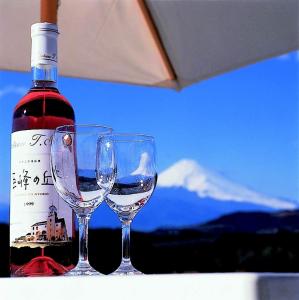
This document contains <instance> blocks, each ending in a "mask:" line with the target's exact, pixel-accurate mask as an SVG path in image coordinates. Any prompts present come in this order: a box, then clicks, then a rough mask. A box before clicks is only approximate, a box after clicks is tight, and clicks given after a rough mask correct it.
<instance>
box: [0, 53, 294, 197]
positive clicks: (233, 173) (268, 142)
mask: <svg viewBox="0 0 299 300" xmlns="http://www.w3.org/2000/svg"><path fill="white" fill-rule="evenodd" d="M298 66H299V56H298V53H289V54H288V55H284V56H282V57H278V58H274V59H269V60H265V61H263V62H259V63H256V64H253V65H250V66H247V67H244V68H241V69H239V70H236V71H233V72H230V73H226V74H224V75H221V76H217V77H215V78H212V79H209V80H206V81H203V82H200V83H197V84H195V85H193V86H191V87H188V88H186V89H184V90H182V91H180V92H176V91H173V90H168V89H162V88H147V87H140V86H130V85H125V84H113V83H102V82H96V81H91V80H80V79H71V78H60V79H59V82H58V86H59V89H60V91H61V92H62V93H63V94H64V95H65V96H66V97H67V98H68V99H69V100H70V102H71V103H72V105H73V107H74V109H75V113H76V119H77V123H99V124H105V125H110V126H112V127H113V128H114V129H115V130H117V131H127V132H128V131H134V132H144V133H148V134H152V135H154V136H155V137H156V143H157V149H158V169H159V171H162V170H164V169H166V168H167V167H169V166H170V165H172V164H173V163H175V162H176V161H178V160H180V159H182V158H191V159H194V160H196V161H197V162H198V163H199V164H201V165H203V166H205V167H206V168H209V169H211V170H214V171H216V172H219V173H221V174H224V175H225V176H226V177H227V178H229V179H232V180H234V181H236V182H238V183H241V184H244V185H247V186H249V187H251V188H253V189H255V190H256V191H259V192H261V193H265V194H267V195H270V196H271V195H272V196H276V197H285V198H290V199H293V200H297V201H298V202H299V192H298V175H299V173H298V129H299V127H298ZM30 84H31V74H30V73H17V72H4V71H2V72H0V120H1V122H0V138H1V148H0V149H1V150H0V182H1V190H0V197H1V199H2V200H0V202H3V201H6V202H7V201H8V198H9V176H10V175H9V160H10V131H11V116H12V111H13V108H14V106H15V105H16V103H17V102H18V100H19V98H20V97H21V96H22V94H23V93H24V92H25V91H26V90H27V88H28V87H30Z"/></svg>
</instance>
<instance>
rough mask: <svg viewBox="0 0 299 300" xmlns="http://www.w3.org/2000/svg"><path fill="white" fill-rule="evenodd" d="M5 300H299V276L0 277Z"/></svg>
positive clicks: (0, 286) (249, 274)
mask: <svg viewBox="0 0 299 300" xmlns="http://www.w3.org/2000/svg"><path fill="white" fill-rule="evenodd" d="M0 289H1V294H0V295H1V296H0V299H1V300H14V299H30V300H53V299H55V300H57V299H70V300H76V299H80V300H82V299H121V300H126V299H128V300H129V299H130V300H134V299H138V300H141V299H142V300H156V299H165V300H168V299H171V300H177V299H184V300H186V299H200V300H205V299H207V300H214V299H215V300H218V299H219V300H220V299H221V300H226V299H227V300H298V299H299V274H273V273H261V274H257V273H215V274H182V275H176V274H174V275H146V276H145V275H139V276H125V277H124V276H91V277H39V278H37V277H35V278H1V279H0Z"/></svg>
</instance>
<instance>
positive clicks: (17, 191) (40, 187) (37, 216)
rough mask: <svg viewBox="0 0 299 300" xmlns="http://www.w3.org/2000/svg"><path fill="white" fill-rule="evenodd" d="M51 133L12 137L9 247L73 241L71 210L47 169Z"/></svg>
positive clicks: (24, 133) (35, 132)
mask: <svg viewBox="0 0 299 300" xmlns="http://www.w3.org/2000/svg"><path fill="white" fill-rule="evenodd" d="M53 132H54V131H53V130H44V129H40V130H23V131H18V132H14V133H12V136H11V197H10V245H11V246H13V247H18V248H20V247H25V246H26V247H31V248H34V247H45V246H48V245H51V246H53V245H57V246H59V245H62V244H65V243H69V242H71V239H72V233H73V232H72V223H73V222H72V220H73V217H72V216H73V213H72V209H71V208H70V207H69V206H68V205H67V204H66V203H65V202H64V200H63V199H62V198H61V197H60V196H59V195H58V193H57V192H56V190H55V187H54V184H53V180H52V176H51V169H50V147H51V141H52V135H53Z"/></svg>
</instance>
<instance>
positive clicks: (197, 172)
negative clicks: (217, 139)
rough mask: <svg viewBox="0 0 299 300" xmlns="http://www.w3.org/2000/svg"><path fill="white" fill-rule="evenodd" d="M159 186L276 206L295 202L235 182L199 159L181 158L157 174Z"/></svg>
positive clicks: (291, 206) (214, 197)
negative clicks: (269, 195)
mask: <svg viewBox="0 0 299 300" xmlns="http://www.w3.org/2000/svg"><path fill="white" fill-rule="evenodd" d="M157 185H158V186H160V187H183V188H185V189H187V190H189V191H191V192H196V193H197V195H198V196H199V197H200V198H205V197H211V198H213V199H215V200H219V201H236V202H249V203H254V204H258V205H263V206H268V207H272V208H276V209H294V208H296V205H295V203H292V202H289V201H285V200H282V199H279V198H274V197H268V196H265V195H262V194H260V193H258V192H255V191H253V190H250V189H249V188H247V187H245V186H242V185H240V184H238V183H235V182H232V181H230V180H228V179H226V178H224V177H223V176H221V175H219V174H216V173H215V172H212V171H210V170H207V169H205V168H203V167H202V166H200V165H199V164H198V163H197V162H196V161H193V160H189V159H182V160H180V161H178V162H177V163H175V164H174V165H172V166H170V167H169V168H168V169H167V170H165V171H164V172H162V173H161V174H160V175H159V177H158V184H157Z"/></svg>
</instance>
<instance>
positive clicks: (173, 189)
mask: <svg viewBox="0 0 299 300" xmlns="http://www.w3.org/2000/svg"><path fill="white" fill-rule="evenodd" d="M296 208H298V206H297V204H296V203H295V202H292V201H288V200H284V199H280V198H275V197H268V196H266V195H263V194H261V193H258V192H256V191H254V190H251V189H249V188H247V187H245V186H243V185H240V184H238V183H234V182H232V181H230V180H228V179H227V178H225V177H224V176H222V175H219V174H217V173H215V172H213V171H211V170H208V169H206V168H203V167H202V166H200V165H199V164H198V163H197V162H196V161H194V160H189V159H183V160H180V161H178V162H176V163H175V164H173V165H172V166H170V167H169V168H168V169H166V170H165V171H163V172H161V173H160V174H159V176H158V182H157V187H156V189H155V191H154V193H153V195H152V197H151V199H150V200H149V201H148V203H147V204H146V205H145V206H144V207H143V208H142V209H141V211H140V212H139V213H138V214H137V216H136V217H135V219H134V221H133V223H132V225H133V228H134V229H136V230H145V231H151V230H155V229H157V228H181V227H189V226H193V225H200V224H203V223H205V222H209V221H211V220H214V219H217V218H219V217H221V216H223V215H227V214H231V213H235V212H269V213H272V212H276V211H280V210H294V209H296ZM94 215H95V216H93V217H92V219H93V220H94V221H92V223H91V225H92V226H101V227H106V226H107V227H111V226H112V227H115V226H120V225H119V221H118V220H117V218H116V216H115V214H114V213H113V212H112V211H110V210H109V209H108V208H107V207H105V205H101V207H100V208H99V209H97V210H96V211H95V213H94Z"/></svg>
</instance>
